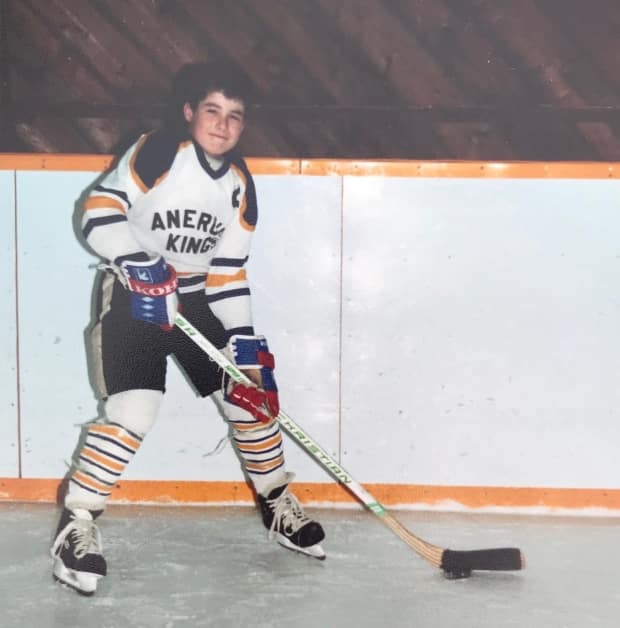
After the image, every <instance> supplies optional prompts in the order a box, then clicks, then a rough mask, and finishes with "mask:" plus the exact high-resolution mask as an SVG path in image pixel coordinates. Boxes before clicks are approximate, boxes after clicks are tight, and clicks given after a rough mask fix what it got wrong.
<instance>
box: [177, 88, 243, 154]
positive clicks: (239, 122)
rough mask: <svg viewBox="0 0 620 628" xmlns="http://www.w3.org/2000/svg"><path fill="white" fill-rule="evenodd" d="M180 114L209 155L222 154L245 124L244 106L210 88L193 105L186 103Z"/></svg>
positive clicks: (229, 148) (236, 140) (232, 146)
mask: <svg viewBox="0 0 620 628" xmlns="http://www.w3.org/2000/svg"><path fill="white" fill-rule="evenodd" d="M183 114H184V116H185V119H186V120H187V122H188V125H189V131H190V133H191V135H192V137H193V138H194V140H196V142H198V144H199V145H200V147H201V148H202V149H203V150H204V151H205V152H206V153H207V154H208V155H211V156H212V157H216V158H218V157H222V156H223V155H224V154H225V153H226V152H228V151H229V150H231V149H232V148H234V147H235V146H236V144H237V142H238V141H239V138H240V137H241V132H242V131H243V127H244V124H245V107H244V105H243V103H242V102H241V101H240V100H235V99H231V98H227V97H226V96H224V94H223V93H222V92H211V93H209V94H208V95H207V97H206V98H204V99H203V100H201V101H200V102H199V103H198V105H197V106H196V109H195V110H194V109H192V107H191V105H190V104H189V103H185V106H184V107H183Z"/></svg>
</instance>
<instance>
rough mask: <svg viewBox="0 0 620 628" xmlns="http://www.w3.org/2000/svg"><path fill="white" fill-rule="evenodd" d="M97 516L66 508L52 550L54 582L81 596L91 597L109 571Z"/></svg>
mask: <svg viewBox="0 0 620 628" xmlns="http://www.w3.org/2000/svg"><path fill="white" fill-rule="evenodd" d="M97 514H99V513H93V512H91V511H89V510H83V509H81V508H79V509H76V510H69V509H67V508H65V510H64V511H63V513H62V516H61V518H60V523H59V524H58V531H57V533H56V539H55V541H54V544H53V546H52V549H51V554H52V557H53V558H54V571H53V574H54V579H55V580H57V581H59V582H61V583H62V584H65V585H67V586H69V587H71V588H72V589H75V590H76V591H77V592H78V593H81V594H82V595H92V594H93V593H94V592H95V591H96V589H97V582H98V581H99V579H100V578H102V577H103V576H105V575H106V571H107V566H106V562H105V559H104V558H103V556H102V554H101V534H100V533H99V530H98V528H97V526H96V524H95V521H94V519H95V517H96V516H97Z"/></svg>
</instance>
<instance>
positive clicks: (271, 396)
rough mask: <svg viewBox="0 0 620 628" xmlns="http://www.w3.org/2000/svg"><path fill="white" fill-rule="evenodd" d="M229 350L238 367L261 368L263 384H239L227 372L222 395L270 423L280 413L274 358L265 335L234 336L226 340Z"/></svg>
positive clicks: (261, 420) (259, 419)
mask: <svg viewBox="0 0 620 628" xmlns="http://www.w3.org/2000/svg"><path fill="white" fill-rule="evenodd" d="M228 353H229V355H230V356H231V358H232V360H233V362H234V363H235V364H236V365H237V366H238V367H239V368H240V369H241V370H244V369H257V370H259V371H260V374H261V379H262V387H261V388H258V387H256V386H253V385H252V384H240V383H238V382H235V381H233V380H231V379H229V378H228V376H226V378H225V380H224V397H225V399H226V401H229V402H230V403H234V404H235V405H237V406H239V407H240V408H243V409H244V410H246V411H247V412H249V413H250V414H251V415H252V416H253V417H254V418H255V419H257V420H258V421H260V422H261V423H270V422H271V421H273V420H274V419H275V418H276V417H277V416H278V414H279V413H280V402H279V400H278V387H277V386H276V380H275V378H274V376H273V369H274V366H275V362H274V359H273V354H272V353H270V352H269V347H268V346H267V341H266V340H265V337H264V336H233V337H232V338H231V339H230V340H229V341H228Z"/></svg>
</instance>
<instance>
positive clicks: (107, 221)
mask: <svg viewBox="0 0 620 628" xmlns="http://www.w3.org/2000/svg"><path fill="white" fill-rule="evenodd" d="M115 222H127V216H125V215H124V214H114V215H113V216H101V217H99V218H89V219H88V220H87V221H86V224H85V225H84V227H83V229H82V233H83V234H84V237H85V238H88V236H89V235H90V233H91V231H92V230H93V229H95V228H96V227H103V226H105V225H111V224H113V223H115Z"/></svg>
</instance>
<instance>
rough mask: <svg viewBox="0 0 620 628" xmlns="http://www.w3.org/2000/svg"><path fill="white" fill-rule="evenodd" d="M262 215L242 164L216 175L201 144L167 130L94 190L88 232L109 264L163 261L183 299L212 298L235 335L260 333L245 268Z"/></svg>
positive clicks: (87, 207)
mask: <svg viewBox="0 0 620 628" xmlns="http://www.w3.org/2000/svg"><path fill="white" fill-rule="evenodd" d="M257 217H258V210H257V204H256V192H255V189H254V182H253V180H252V176H251V175H250V172H249V171H248V169H247V166H246V164H245V162H244V160H243V159H242V158H241V157H232V158H228V159H226V160H225V161H224V162H223V163H222V164H221V165H219V167H218V168H217V169H214V168H212V167H211V165H210V164H209V162H208V161H207V158H206V156H205V154H204V151H203V150H202V149H201V148H200V147H199V146H198V145H197V144H196V143H195V142H193V141H191V140H187V141H181V142H179V140H178V139H175V138H174V137H173V136H171V135H170V134H169V133H167V132H166V131H164V130H158V131H154V132H152V133H149V134H146V135H143V136H142V137H140V139H139V140H138V141H137V142H136V143H135V144H134V145H133V146H132V147H131V148H130V149H129V150H128V151H127V152H126V153H125V155H124V156H123V157H122V158H121V159H120V161H119V162H118V164H117V166H116V167H115V168H114V169H113V170H111V171H110V172H109V173H108V174H107V175H106V176H105V177H104V178H103V179H102V180H101V182H100V183H99V184H98V185H97V186H96V187H95V188H94V189H93V190H92V192H91V194H90V195H89V197H88V198H87V200H86V202H85V204H84V215H83V218H82V230H83V233H84V236H85V238H86V241H87V242H88V244H89V245H90V246H91V247H92V248H93V250H94V251H95V252H96V253H97V254H98V255H100V256H101V257H103V258H105V259H107V260H109V261H111V262H114V260H116V259H118V258H119V257H124V256H127V255H131V254H135V253H139V252H146V253H148V254H149V255H152V256H153V255H163V257H164V258H165V259H166V261H167V262H168V263H169V264H171V265H172V266H174V268H175V270H176V271H177V275H178V277H179V292H189V291H194V290H206V293H207V297H208V301H209V305H210V307H211V309H212V310H213V313H214V314H215V315H216V316H217V317H218V318H219V319H220V320H221V321H222V324H223V325H224V327H225V328H226V329H227V330H228V332H229V333H230V334H231V335H232V334H233V333H253V330H252V314H251V307H250V290H249V286H248V281H247V276H246V269H245V265H246V262H247V260H248V255H249V252H250V244H251V238H252V233H253V231H254V229H255V227H256V221H257Z"/></svg>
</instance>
